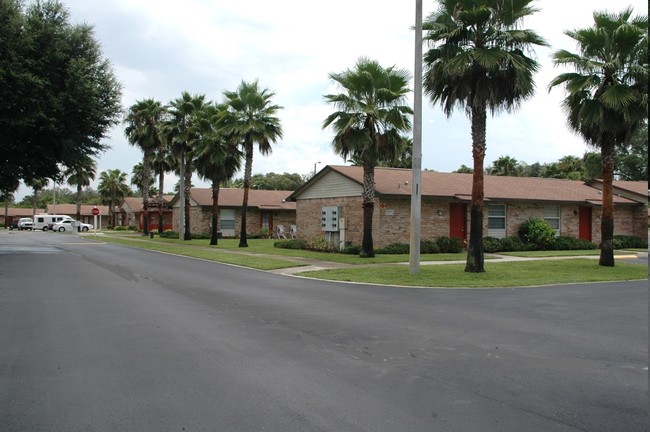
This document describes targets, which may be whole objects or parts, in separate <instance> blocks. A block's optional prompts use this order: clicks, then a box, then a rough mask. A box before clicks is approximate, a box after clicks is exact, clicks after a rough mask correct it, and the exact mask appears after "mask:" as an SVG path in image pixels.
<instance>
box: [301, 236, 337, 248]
mask: <svg viewBox="0 0 650 432" xmlns="http://www.w3.org/2000/svg"><path fill="white" fill-rule="evenodd" d="M307 249H309V250H313V251H317V252H332V251H334V247H333V246H332V245H331V244H330V242H329V241H327V239H326V238H323V237H318V238H315V239H314V240H312V241H310V242H309V243H308V244H307Z"/></svg>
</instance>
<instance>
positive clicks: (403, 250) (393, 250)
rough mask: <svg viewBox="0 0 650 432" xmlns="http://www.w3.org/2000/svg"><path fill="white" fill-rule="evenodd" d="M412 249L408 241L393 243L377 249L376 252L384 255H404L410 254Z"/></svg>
mask: <svg viewBox="0 0 650 432" xmlns="http://www.w3.org/2000/svg"><path fill="white" fill-rule="evenodd" d="M410 249H411V248H410V246H409V245H407V244H406V243H391V244H389V245H388V246H386V247H383V248H381V249H377V250H376V251H375V253H376V254H383V255H403V254H408V253H409V251H410Z"/></svg>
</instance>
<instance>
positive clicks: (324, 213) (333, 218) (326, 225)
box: [321, 206, 341, 232]
mask: <svg viewBox="0 0 650 432" xmlns="http://www.w3.org/2000/svg"><path fill="white" fill-rule="evenodd" d="M340 214H341V208H340V207H334V206H328V207H323V208H322V209H321V230H322V231H329V232H333V231H338V230H339V216H340Z"/></svg>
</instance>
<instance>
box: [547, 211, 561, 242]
mask: <svg viewBox="0 0 650 432" xmlns="http://www.w3.org/2000/svg"><path fill="white" fill-rule="evenodd" d="M544 220H545V221H546V222H548V224H549V225H550V226H551V228H553V229H554V230H555V235H556V236H559V235H560V207H559V206H547V207H544Z"/></svg>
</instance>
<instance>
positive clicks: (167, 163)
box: [153, 141, 178, 232]
mask: <svg viewBox="0 0 650 432" xmlns="http://www.w3.org/2000/svg"><path fill="white" fill-rule="evenodd" d="M177 165H178V162H177V161H176V159H174V156H173V155H172V153H171V151H170V148H169V145H168V143H167V142H166V141H163V145H162V146H161V147H160V148H159V149H158V150H156V153H155V154H154V157H153V168H154V171H156V172H157V173H158V232H163V222H164V220H163V219H164V218H163V216H164V213H163V211H164V205H165V199H164V194H165V174H166V173H168V172H170V171H172V170H174V169H175V168H176V167H177Z"/></svg>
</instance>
